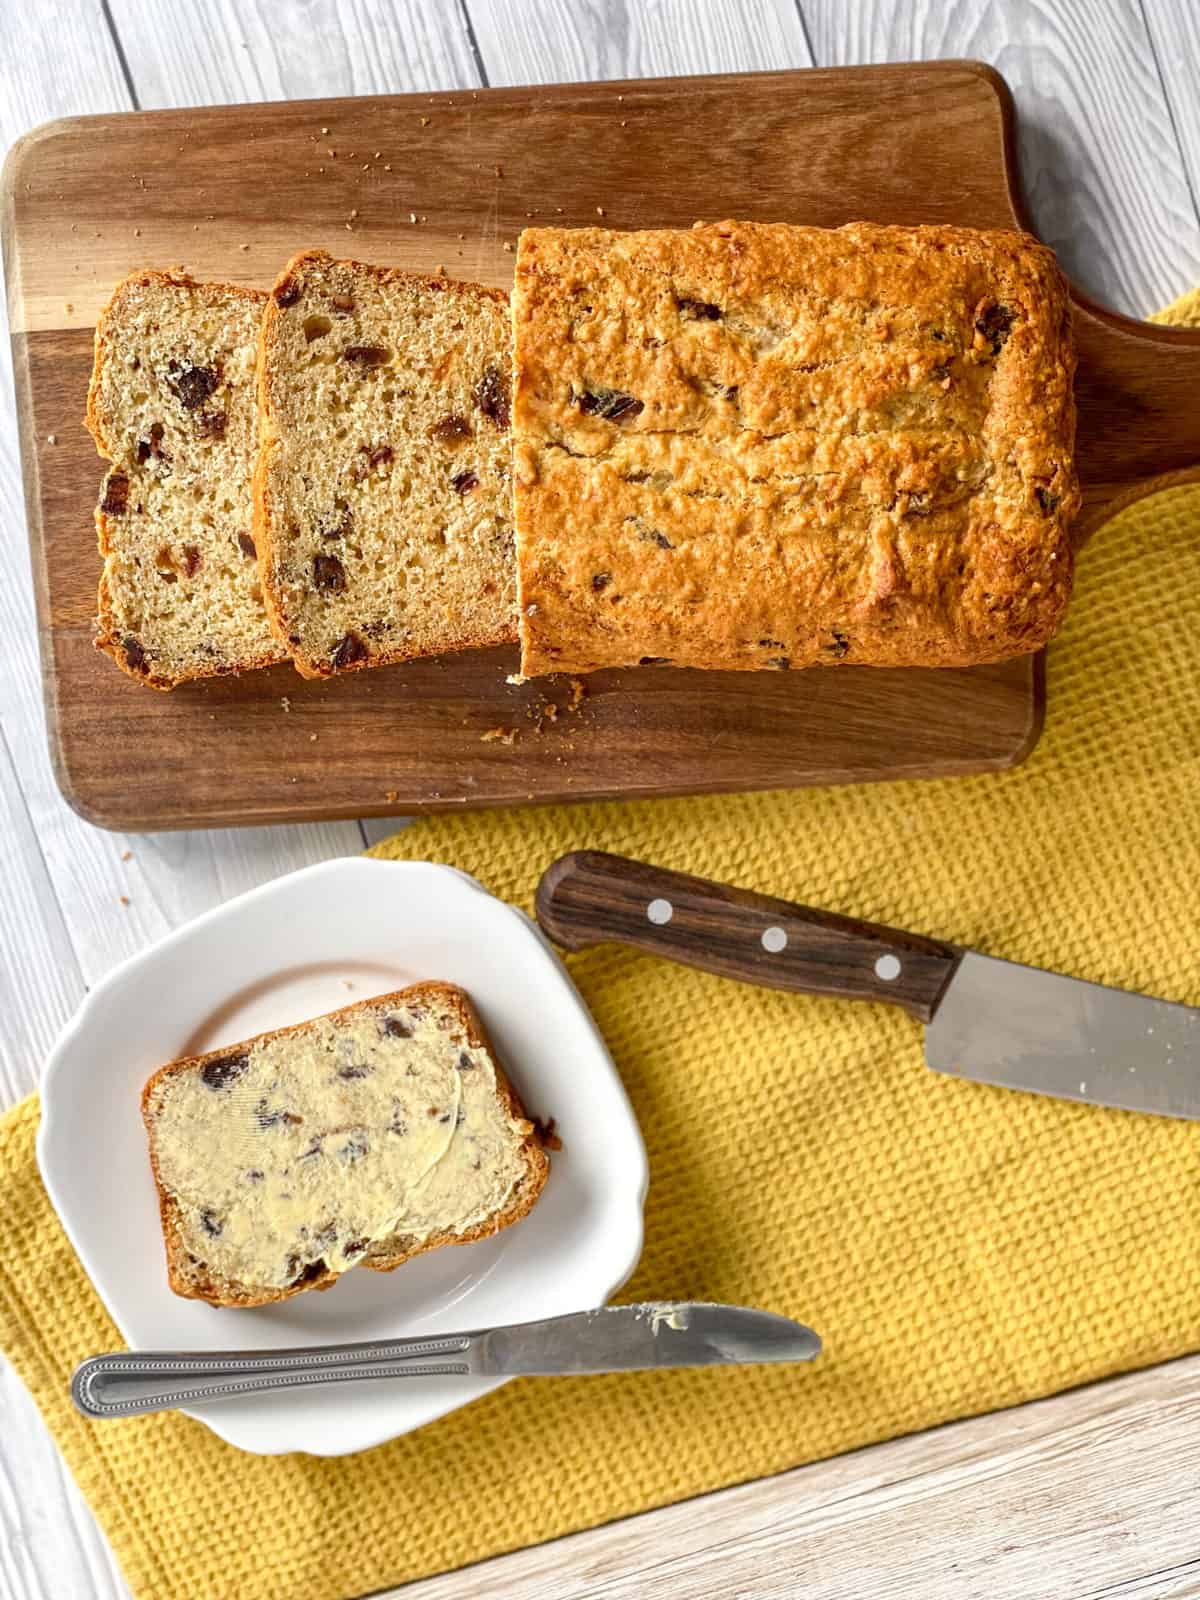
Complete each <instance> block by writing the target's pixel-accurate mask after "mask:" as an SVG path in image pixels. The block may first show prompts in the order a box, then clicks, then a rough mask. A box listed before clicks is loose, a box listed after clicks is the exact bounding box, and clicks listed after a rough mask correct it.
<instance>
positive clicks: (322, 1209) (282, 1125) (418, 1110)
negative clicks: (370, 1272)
mask: <svg viewBox="0 0 1200 1600" xmlns="http://www.w3.org/2000/svg"><path fill="white" fill-rule="evenodd" d="M142 1116H143V1118H144V1120H145V1124H146V1130H147V1133H148V1134H149V1138H150V1161H151V1166H152V1167H153V1171H154V1180H155V1183H156V1185H157V1187H158V1198H159V1209H160V1212H161V1216H162V1228H163V1237H164V1239H165V1242H166V1247H167V1275H168V1279H169V1281H170V1285H171V1288H172V1289H173V1290H174V1291H175V1293H176V1294H178V1295H182V1296H184V1297H185V1298H188V1299H196V1300H207V1301H208V1302H209V1303H210V1304H212V1305H220V1306H259V1305H266V1304H268V1303H270V1302H272V1301H276V1300H287V1299H290V1298H291V1296H292V1295H296V1294H300V1293H302V1292H303V1291H304V1290H306V1289H327V1288H329V1287H330V1285H332V1284H333V1283H334V1282H336V1280H337V1278H338V1277H339V1275H340V1274H341V1273H343V1272H345V1271H346V1270H347V1269H348V1268H350V1267H353V1266H358V1265H362V1266H366V1267H372V1268H373V1269H374V1270H375V1271H377V1272H390V1271H391V1270H392V1269H393V1268H394V1267H398V1266H400V1265H401V1264H402V1263H403V1262H405V1261H408V1260H411V1258H412V1257H413V1256H416V1255H420V1254H421V1253H422V1252H423V1251H425V1250H434V1249H436V1248H437V1247H438V1246H439V1245H443V1244H468V1243H470V1242H471V1241H472V1240H475V1239H482V1238H485V1237H486V1236H487V1235H489V1234H493V1233H497V1232H499V1230H500V1229H501V1228H506V1227H508V1226H509V1224H510V1223H513V1222H516V1221H518V1220H519V1219H520V1218H521V1217H523V1216H525V1214H526V1213H527V1212H528V1211H529V1210H530V1208H531V1207H532V1206H533V1204H534V1202H535V1201H536V1199H537V1198H538V1195H539V1194H540V1193H541V1191H542V1187H543V1185H544V1184H545V1181H546V1177H547V1174H548V1172H549V1161H548V1158H547V1156H546V1153H545V1151H544V1149H543V1148H542V1144H541V1141H540V1139H539V1137H538V1134H537V1131H536V1129H535V1127H534V1125H533V1123H532V1122H530V1121H529V1120H528V1119H527V1118H526V1116H525V1113H524V1111H523V1110H522V1108H521V1104H520V1102H519V1100H518V1099H517V1096H516V1094H515V1092H514V1091H513V1088H512V1086H511V1085H510V1083H509V1081H508V1079H507V1078H506V1076H505V1074H504V1069H503V1068H502V1067H501V1065H500V1063H499V1061H498V1060H497V1059H496V1055H495V1052H494V1050H493V1049H492V1047H491V1045H490V1043H489V1042H488V1039H487V1035H486V1034H485V1032H484V1029H483V1024H482V1023H481V1022H480V1020H479V1017H478V1015H477V1014H476V1012H475V1009H474V1007H473V1006H472V1004H471V1001H470V1000H469V998H468V997H467V995H466V994H465V993H464V992H463V991H462V990H461V989H457V988H454V987H453V986H452V985H450V984H447V983H420V984H416V985H414V986H413V987H412V988H410V989H402V990H399V991H397V992H396V993H394V994H385V995H379V996H377V997H376V998H375V999H372V1000H364V1001H360V1002H359V1003H358V1004H357V1005H352V1006H347V1007H345V1008H344V1009H343V1010H341V1011H334V1012H331V1013H330V1014H329V1015H328V1016H324V1017H317V1018H316V1019H315V1020H314V1021H312V1022H302V1023H299V1024H298V1025H297V1026H295V1027H291V1028H280V1029H278V1030H276V1031H275V1032H273V1033H263V1034H259V1035H258V1037H257V1038H254V1039H248V1040H246V1041H245V1042H244V1043H242V1044H238V1045H232V1046H229V1047H228V1048H226V1049H223V1050H212V1051H209V1052H208V1053H207V1054H206V1055H199V1056H188V1057H186V1058H184V1059H183V1060H180V1061H172V1062H170V1063H169V1064H168V1065H167V1066H165V1067H161V1068H160V1069H159V1070H158V1071H157V1072H156V1073H155V1074H154V1075H153V1077H152V1078H151V1079H150V1081H149V1082H148V1083H147V1084H146V1087H145V1089H144V1091H143V1093H142Z"/></svg>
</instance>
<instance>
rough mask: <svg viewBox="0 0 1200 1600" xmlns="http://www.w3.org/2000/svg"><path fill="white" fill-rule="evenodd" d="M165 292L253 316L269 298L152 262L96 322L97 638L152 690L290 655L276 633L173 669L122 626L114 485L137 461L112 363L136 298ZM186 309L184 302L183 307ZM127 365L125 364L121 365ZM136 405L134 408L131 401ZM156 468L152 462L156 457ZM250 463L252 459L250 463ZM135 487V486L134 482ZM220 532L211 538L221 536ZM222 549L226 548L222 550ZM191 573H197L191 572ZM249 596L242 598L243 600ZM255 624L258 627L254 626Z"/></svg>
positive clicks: (92, 402) (121, 287) (90, 405)
mask: <svg viewBox="0 0 1200 1600" xmlns="http://www.w3.org/2000/svg"><path fill="white" fill-rule="evenodd" d="M155 290H158V291H163V293H164V295H165V296H168V297H169V296H170V292H171V291H173V290H180V291H191V292H194V293H195V295H196V296H197V297H201V298H208V299H212V298H215V297H218V296H219V297H223V298H225V299H228V300H231V301H234V302H237V301H241V302H243V303H244V305H245V306H246V308H247V310H248V311H251V312H253V313H254V314H255V315H257V313H258V312H259V310H260V309H261V307H262V306H263V305H264V304H265V301H266V296H265V295H264V294H263V293H262V291H261V290H258V289H245V288H242V287H241V286H239V285H237V284H230V283H200V282H198V281H197V280H196V279H195V278H192V277H190V276H189V275H188V274H187V273H185V272H158V271H155V270H153V269H151V268H141V269H139V270H138V271H136V272H132V273H130V274H129V275H128V276H127V277H125V278H123V279H122V280H121V282H120V283H118V284H117V286H116V288H115V289H114V290H113V292H112V295H111V296H110V298H109V300H108V303H107V305H106V306H105V308H104V310H103V311H102V312H101V314H100V318H99V320H98V322H97V324H96V334H95V356H94V361H93V366H92V375H91V381H90V383H89V385H88V398H87V411H86V414H85V417H84V422H85V425H86V427H87V429H88V431H89V433H90V434H91V435H92V438H93V440H94V441H95V444H96V449H97V451H98V452H99V454H100V455H101V456H104V457H107V458H108V460H109V462H110V466H111V469H112V470H111V471H110V473H109V474H108V475H107V476H106V479H105V484H104V487H103V490H102V493H101V497H100V501H99V503H98V505H97V507H96V510H95V522H96V536H97V542H98V544H99V548H100V555H101V557H102V559H103V560H104V563H105V565H104V567H103V569H102V571H101V575H100V581H99V588H98V595H97V619H96V635H95V639H94V643H95V645H96V648H97V649H98V650H101V651H103V652H104V653H105V654H106V655H108V656H111V657H112V659H113V660H114V661H115V662H116V664H117V665H118V666H119V667H120V668H121V670H122V671H123V672H126V673H128V674H129V676H130V677H132V678H136V679H137V681H138V682H139V683H143V684H146V685H148V686H149V687H150V688H153V689H161V690H167V689H173V688H175V687H176V686H177V685H178V684H180V683H183V682H187V681H190V680H192V679H196V678H204V677H215V676H219V675H221V674H224V673H229V672H243V671H250V670H252V669H254V668H257V667H268V666H272V665H274V664H276V663H277V662H279V661H281V660H285V659H286V655H285V653H284V652H283V651H282V650H280V649H279V648H277V647H276V645H275V643H274V641H273V640H272V639H271V638H270V636H269V635H268V636H266V637H264V638H259V639H258V642H257V643H253V644H252V643H249V642H248V643H247V644H246V646H245V648H244V649H240V650H237V651H235V652H234V653H233V654H232V655H231V656H229V657H228V658H227V659H223V658H221V657H220V656H214V657H212V658H210V659H204V658H203V657H202V656H201V657H200V658H199V659H196V660H194V661H192V662H190V663H189V664H188V665H186V666H184V667H182V668H178V667H177V668H176V669H175V670H173V671H172V670H170V669H169V668H167V667H166V666H164V665H163V662H162V657H161V656H160V655H159V654H158V653H157V652H156V651H155V650H154V649H153V645H152V643H151V642H149V641H146V640H144V639H142V638H140V637H139V636H138V635H137V634H136V633H133V632H131V631H129V630H128V629H127V628H126V627H122V626H121V617H120V614H119V612H120V610H121V608H120V607H119V605H118V603H117V600H116V597H115V595H114V593H113V587H112V583H111V580H110V573H109V557H110V556H113V555H114V552H115V551H116V550H117V547H118V545H119V542H120V539H121V535H122V533H123V532H125V527H124V523H125V519H124V517H121V518H114V517H113V516H112V515H111V514H110V512H109V510H108V505H109V498H110V497H109V493H108V486H109V483H110V482H111V479H112V476H113V474H114V473H120V474H123V475H124V476H125V477H126V478H128V476H129V474H130V473H131V472H132V471H134V470H136V464H135V463H134V462H133V461H131V460H128V459H125V458H124V457H123V455H122V449H123V447H124V448H126V450H127V447H128V444H129V441H128V440H122V439H119V438H116V437H114V435H113V432H112V426H111V425H112V422H113V420H114V419H113V417H112V415H111V396H110V397H109V401H108V402H107V403H106V398H105V388H106V382H113V381H116V382H117V383H118V385H120V383H121V382H122V381H123V382H124V383H125V384H126V385H129V384H131V382H132V380H131V379H130V378H129V377H127V376H126V377H124V378H123V380H122V379H116V378H114V370H115V368H116V367H117V364H118V362H119V359H120V356H121V348H120V346H121V327H122V322H121V319H122V316H123V314H124V313H125V310H126V307H127V305H128V304H129V303H130V302H131V301H133V300H135V299H137V298H138V297H140V296H142V295H144V294H147V293H152V292H153V291H155ZM180 309H181V310H182V309H183V307H182V306H181V308H180ZM169 310H170V308H169V306H166V305H165V306H164V315H163V317H162V319H161V321H162V324H163V325H164V328H163V331H164V334H165V332H166V327H165V325H166V324H167V323H168V322H169V320H170V319H169ZM186 330H187V322H186V316H185V317H184V321H183V331H184V332H186ZM122 370H123V369H122ZM131 409H134V408H131ZM150 465H151V468H153V465H154V463H153V462H151V464H150ZM247 465H248V462H247ZM130 492H131V494H133V493H136V490H135V489H134V488H133V487H132V486H131V491H130ZM249 523H250V510H249V507H248V506H247V508H246V515H245V524H244V525H245V527H246V530H247V533H248V532H249ZM171 531H172V530H171V529H170V528H169V527H164V528H163V529H161V530H160V532H161V538H162V540H163V542H164V543H169V541H170V538H171ZM216 537H217V536H216V534H215V533H214V535H213V539H214V540H215V539H216ZM221 553H222V554H223V552H221ZM185 576H186V577H189V578H190V577H191V576H192V574H190V573H188V574H186V575H185ZM179 577H180V575H179V574H178V573H175V574H172V581H173V582H177V581H179ZM156 578H157V574H155V573H154V572H153V569H152V568H151V570H149V571H146V572H145V581H146V582H147V583H151V582H154V581H156ZM243 603H245V602H244V600H243ZM252 609H253V610H254V611H255V612H256V615H255V616H254V617H253V618H252V619H251V620H250V623H249V625H248V627H247V639H248V640H249V638H250V636H251V634H252V633H254V632H258V631H261V632H262V633H265V629H263V628H262V615H261V601H259V602H257V603H256V605H255V606H254V607H253V608H252ZM254 623H257V624H258V628H257V629H255V628H254Z"/></svg>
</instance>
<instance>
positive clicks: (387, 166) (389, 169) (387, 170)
mask: <svg viewBox="0 0 1200 1600" xmlns="http://www.w3.org/2000/svg"><path fill="white" fill-rule="evenodd" d="M383 170H384V171H385V172H390V171H391V170H392V163H391V162H390V161H388V162H387V163H385V165H384V169H383Z"/></svg>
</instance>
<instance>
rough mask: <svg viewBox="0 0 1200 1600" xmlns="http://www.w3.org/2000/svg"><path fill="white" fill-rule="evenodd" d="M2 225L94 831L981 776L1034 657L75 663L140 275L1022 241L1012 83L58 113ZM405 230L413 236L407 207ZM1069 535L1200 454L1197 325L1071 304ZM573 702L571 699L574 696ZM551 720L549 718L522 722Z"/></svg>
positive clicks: (85, 802) (17, 170)
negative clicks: (600, 667) (811, 241)
mask: <svg viewBox="0 0 1200 1600" xmlns="http://www.w3.org/2000/svg"><path fill="white" fill-rule="evenodd" d="M3 207H4V209H3V214H2V215H3V234H4V246H5V269H6V278H7V285H8V303H9V320H10V325H11V329H12V338H13V347H14V356H15V369H16V383H17V396H18V407H19V412H20V418H21V427H22V439H23V458H24V469H25V485H26V497H27V502H28V511H29V528H30V538H31V543H32V553H33V571H34V582H35V584H36V586H37V594H38V615H39V624H40V630H41V646H42V659H43V665H44V674H45V690H46V714H47V726H48V733H49V739H50V745H51V750H52V754H53V759H54V764H55V770H56V772H57V774H58V780H59V783H60V785H61V787H62V790H63V793H64V795H65V796H66V798H67V799H68V800H69V802H70V803H71V805H73V806H74V807H75V809H76V810H77V811H79V812H80V813H81V814H82V815H83V816H85V817H87V818H88V819H89V820H90V821H92V822H95V823H98V824H100V825H101V826H104V827H109V828H119V829H125V830H136V829H144V828H185V827H189V828H190V827H209V826H214V825H220V824H226V823H264V822H276V821H301V820H312V819H316V818H330V817H357V816H381V815H388V814H403V813H408V812H417V811H424V810H433V809H439V808H446V807H452V806H463V805H466V806H482V805H498V804H508V803H516V802H523V801H533V800H541V801H550V800H562V799H573V798H580V799H582V798H590V797H602V796H603V797H607V796H619V795H654V794H675V793H682V792H696V791H702V790H740V789H760V788H772V787H784V786H791V785H799V784H808V783H837V782H851V781H857V780H862V779H873V778H897V777H913V776H935V775H943V774H954V773H969V772H980V771H987V770H993V769H996V768H1001V767H1007V766H1010V765H1012V764H1013V763H1015V762H1017V761H1019V760H1021V759H1022V757H1023V756H1025V755H1026V754H1027V753H1028V751H1029V750H1030V749H1031V748H1032V746H1033V744H1034V742H1035V741H1036V738H1037V735H1038V731H1039V728H1040V723H1041V716H1042V690H1041V684H1042V676H1041V669H1040V662H1039V661H1038V660H1033V659H1026V660H1023V661H1017V662H1013V663H1009V664H1007V665H1004V666H1000V667H989V668H976V669H973V670H971V671H944V672H937V671H927V672H909V671H872V670H870V669H866V668H835V669H832V670H815V671H811V672H807V673H796V674H792V675H788V674H776V673H768V674H754V673H740V674H705V673H692V672H682V671H678V670H675V669H667V668H663V669H657V670H656V669H649V668H647V669H642V670H640V671H636V672H608V673H601V674H598V675H596V676H594V677H592V678H591V679H589V680H588V681H587V684H586V686H582V685H576V684H573V683H571V682H570V681H567V680H561V679H559V680H555V679H549V680H546V681H545V682H544V683H530V684H527V685H524V686H522V687H520V688H516V687H512V686H510V685H508V684H507V683H506V682H505V678H506V675H507V674H508V673H510V672H512V671H513V670H514V668H515V665H516V652H515V650H514V651H511V652H510V651H504V650H501V651H489V652H482V653H467V654H463V655H458V656H450V657H445V658H441V659H439V660H434V661H425V662H418V663H414V664H412V665H409V666H402V667H390V668H384V669H381V670H378V671H373V672H360V673H353V674H351V675H350V676H348V677H346V678H345V679H342V680H334V681H329V682H324V683H309V682H306V681H305V680H303V679H302V678H300V677H299V676H298V675H297V674H295V673H294V672H292V670H291V669H290V668H286V667H283V668H277V669H275V670H272V671H270V672H264V673H251V674H247V675H246V676H244V677H242V678H240V679H218V680H213V681H211V682H208V683H202V684H195V685H191V686H187V687H184V688H181V689H178V690H176V691H175V692H174V693H172V694H167V695H164V694H156V693H153V692H151V691H149V690H147V689H145V688H143V687H141V686H140V685H138V684H137V683H135V682H133V681H132V680H131V679H129V678H127V677H125V676H124V675H123V674H122V673H120V672H118V671H117V670H116V669H115V668H114V667H113V665H112V664H111V662H109V661H108V660H107V659H106V658H104V657H102V656H100V655H99V654H98V653H97V652H96V651H95V650H94V649H93V648H92V644H91V631H92V617H93V613H94V606H95V588H96V578H97V573H98V559H97V555H96V549H95V538H94V533H93V525H92V507H93V505H94V503H95V500H96V495H97V489H98V486H99V483H100V478H101V464H100V462H99V460H98V459H97V457H96V454H95V451H94V449H93V447H92V444H91V441H90V439H89V438H88V436H87V435H86V433H85V432H84V430H83V426H82V421H81V419H82V415H83V409H84V397H85V393H86V388H87V380H88V374H89V371H90V367H91V347H92V327H93V325H94V323H95V321H96V317H97V315H98V313H99V311H100V308H101V306H102V305H103V304H104V302H105V300H106V299H107V297H108V295H109V293H110V291H111V289H112V286H113V284H114V283H115V282H116V281H117V279H118V278H120V277H121V276H122V275H123V274H125V273H126V272H128V271H129V270H131V269H132V268H134V267H136V266H142V265H153V266H166V265H173V264H179V263H182V264H183V265H185V266H186V267H187V269H188V270H189V271H190V272H192V273H193V274H194V275H195V276H197V277H201V278H204V277H210V276H211V277H214V278H221V279H226V280H232V281H234V282H238V283H245V284H252V285H259V286H262V287H267V286H268V285H269V284H270V283H271V282H272V280H273V278H274V276H275V274H276V272H277V270H278V268H279V266H280V265H281V264H282V262H283V261H284V260H285V259H286V257H287V256H288V255H290V254H291V253H292V251H294V250H295V249H297V248H299V247H301V246H304V245H314V246H316V245H319V246H324V247H325V248H327V249H329V250H331V251H334V252H336V253H338V254H352V255H358V256H362V257H364V258H365V259H367V260H373V261H380V262H389V263H398V264H401V265H404V266H408V267H413V268H417V269H419V270H424V271H434V270H436V269H437V268H438V267H439V266H444V267H445V268H446V269H447V271H448V272H449V273H450V274H451V275H452V276H461V277H465V278H473V279H477V280H479V281H482V282H484V283H491V284H497V285H502V286H505V287H507V286H508V284H509V282H510V279H511V273H512V261H513V257H512V249H513V246H514V245H515V241H516V238H517V235H518V233H519V232H520V230H521V228H522V227H523V226H524V225H525V224H526V223H527V222H528V221H531V220H535V219H536V220H537V221H539V222H555V223H561V224H567V225H570V224H577V225H581V224H586V223H594V222H595V221H596V219H597V217H599V216H603V218H604V221H605V223H606V224H607V225H608V226H611V227H616V228H637V227H647V226H688V225H689V224H690V223H692V222H693V221H694V220H696V219H697V218H704V219H708V220H716V219H720V218H723V217H739V218H748V219H763V220H794V221H798V222H808V223H820V224H825V225H835V224H837V223H841V222H845V221H848V220H851V219H854V218H866V219H870V220H875V221H880V222H902V223H918V222H956V223H966V224H971V225H974V226H980V227H992V226H1000V227H1004V226H1011V225H1013V223H1014V222H1018V221H1021V220H1023V219H1022V217H1021V212H1020V205H1019V201H1018V200H1017V198H1016V196H1015V193H1014V177H1013V165H1012V121H1011V108H1010V104H1009V99H1008V94H1007V91H1006V89H1005V87H1004V85H1003V83H1002V81H1001V80H1000V79H999V78H998V77H997V76H996V75H995V74H994V73H993V72H991V71H990V70H988V69H987V68H984V67H981V66H978V65H975V64H973V63H970V62H941V63H932V64H923V65H917V66H907V67H868V68H851V69H842V70H835V71H819V72H781V73H769V74H762V75H737V76H728V77H714V78H693V79H674V80H664V81H642V82H635V83H625V84H622V83H615V84H580V85H568V86H563V87H558V88H534V89H501V90H488V91H481V92H479V93H471V92H463V93H454V94H441V95H431V96H426V95H414V96H403V97H396V98H385V99H373V98H367V99H361V100H327V101H311V102H303V103H291V104H283V105H265V106H236V107H226V108H217V109H212V110H198V111H197V110H188V111H152V112H143V113H138V114H126V115H120V116H103V117H86V118H73V119H68V120H66V121H62V122H56V123H52V124H50V125H48V126H46V127H44V128H40V129H37V130H35V131H34V132H33V133H31V134H29V135H28V136H27V137H26V138H25V139H23V140H21V141H20V142H19V143H18V145H16V146H15V147H14V149H13V151H12V152H11V153H10V156H9V159H8V162H7V164H6V167H5V170H4V180H3ZM414 216H415V217H416V219H417V220H416V221H415V222H414V221H413V217H414ZM1077 330H1078V336H1079V342H1080V347H1081V367H1080V376H1079V398H1080V405H1081V417H1080V459H1081V467H1082V472H1083V476H1084V480H1085V486H1086V488H1087V491H1088V503H1087V508H1086V512H1085V527H1086V528H1089V529H1090V528H1091V527H1093V526H1094V525H1095V524H1096V523H1097V522H1098V521H1100V520H1101V519H1102V517H1103V515H1104V514H1105V511H1106V510H1107V509H1110V508H1111V507H1112V505H1113V504H1115V503H1116V502H1117V501H1118V500H1120V499H1123V498H1129V497H1131V496H1133V495H1136V494H1137V493H1141V492H1145V484H1146V481H1147V480H1149V479H1152V478H1155V477H1158V476H1160V475H1162V474H1173V475H1176V476H1180V475H1186V474H1187V473H1188V472H1190V471H1191V470H1192V469H1194V466H1195V463H1196V462H1197V461H1200V404H1198V403H1197V396H1198V395H1200V335H1198V334H1194V333H1192V334H1189V333H1185V332H1182V331H1178V330H1166V329H1150V328H1148V327H1146V326H1145V325H1142V324H1138V323H1132V322H1127V321H1124V320H1123V319H1120V318H1117V317H1112V316H1109V315H1108V314H1106V313H1102V312H1099V311H1096V310H1095V309H1094V308H1091V307H1087V306H1085V305H1083V304H1082V302H1081V303H1080V305H1079V308H1078V316H1077ZM581 688H585V692H584V693H583V695H582V698H581V697H580V689H581ZM548 706H549V707H550V708H552V709H548Z"/></svg>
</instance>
